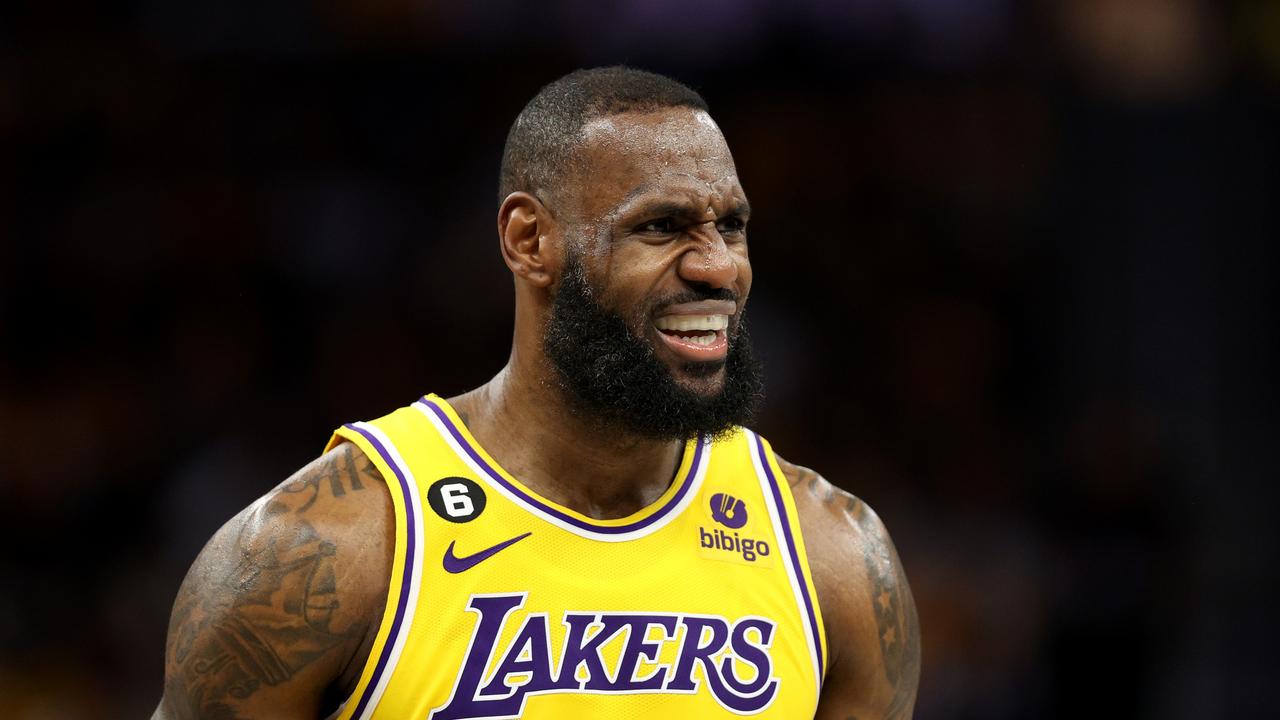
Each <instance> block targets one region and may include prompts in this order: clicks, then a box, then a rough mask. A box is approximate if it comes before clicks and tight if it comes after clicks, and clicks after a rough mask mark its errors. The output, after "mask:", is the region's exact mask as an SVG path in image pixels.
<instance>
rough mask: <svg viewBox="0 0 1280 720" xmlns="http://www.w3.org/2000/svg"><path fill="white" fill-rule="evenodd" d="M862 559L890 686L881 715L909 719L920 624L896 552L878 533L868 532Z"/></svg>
mask: <svg viewBox="0 0 1280 720" xmlns="http://www.w3.org/2000/svg"><path fill="white" fill-rule="evenodd" d="M864 558H865V560H866V563H867V576H868V577H869V578H870V580H871V593H872V594H871V605H872V609H873V610H874V611H875V616H876V630H877V631H878V632H879V634H880V652H881V655H882V656H883V657H884V671H885V677H886V678H887V679H888V680H889V685H890V687H892V688H893V698H892V700H891V701H890V703H889V708H888V709H887V710H886V712H885V718H886V719H888V720H898V719H899V718H910V717H911V710H912V706H913V705H914V704H915V696H916V687H917V684H918V682H919V678H920V627H919V620H918V619H917V618H916V610H915V604H914V602H912V600H911V596H910V591H909V590H907V587H906V582H905V579H904V578H903V577H902V576H901V574H900V573H899V572H898V571H897V570H896V569H895V568H898V567H900V566H901V562H900V561H899V560H898V557H897V553H896V552H894V551H893V548H892V546H890V545H889V544H888V542H887V541H886V539H885V538H884V537H883V536H882V535H881V534H880V533H878V532H871V533H868V535H867V548H866V550H865V555H864Z"/></svg>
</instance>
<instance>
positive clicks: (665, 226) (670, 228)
mask: <svg viewBox="0 0 1280 720" xmlns="http://www.w3.org/2000/svg"><path fill="white" fill-rule="evenodd" d="M675 231H676V221H675V220H673V219H671V218H669V217H667V218H659V219H657V220H650V221H649V222H647V223H643V224H641V225H640V226H639V227H637V228H636V232H642V233H652V234H655V235H667V234H670V233H673V232H675Z"/></svg>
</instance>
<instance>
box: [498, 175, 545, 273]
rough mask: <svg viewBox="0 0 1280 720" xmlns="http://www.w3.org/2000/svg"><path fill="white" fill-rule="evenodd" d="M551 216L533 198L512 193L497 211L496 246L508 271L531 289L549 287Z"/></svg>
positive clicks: (526, 194)
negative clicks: (498, 247)
mask: <svg viewBox="0 0 1280 720" xmlns="http://www.w3.org/2000/svg"><path fill="white" fill-rule="evenodd" d="M552 222H553V221H552V220H551V214H550V213H549V212H548V211H547V209H546V207H545V206H544V205H543V204H542V203H541V202H540V201H539V200H538V199H537V198H536V197H534V196H533V195H530V194H529V193H526V192H514V193H511V194H510V195H508V196H507V199H506V200H503V201H502V207H501V208H499V209H498V243H499V246H500V247H501V249H502V259H503V260H504V261H505V262H506V263H507V267H508V268H510V269H511V272H512V273H513V274H514V275H515V276H516V277H517V278H520V279H523V280H525V281H526V282H528V283H530V284H532V285H534V286H535V287H547V286H549V285H550V284H551V273H550V272H549V268H548V267H547V265H548V262H549V261H551V257H552V255H551V247H550V244H549V242H548V239H547V236H548V234H549V233H548V229H549V226H550V225H551V224H552Z"/></svg>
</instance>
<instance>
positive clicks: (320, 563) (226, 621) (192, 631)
mask: <svg viewBox="0 0 1280 720" xmlns="http://www.w3.org/2000/svg"><path fill="white" fill-rule="evenodd" d="M365 463H368V459H367V458H365ZM371 469H372V465H371V464H369V465H368V466H367V467H366V466H364V465H361V466H360V467H359V468H357V463H356V459H355V457H354V452H353V451H352V449H351V446H350V445H343V446H341V449H340V450H338V451H337V452H335V453H333V454H332V455H331V456H329V457H327V458H325V459H324V460H323V461H321V462H320V463H317V464H316V465H315V466H313V467H312V468H310V469H308V470H306V471H304V472H303V473H301V474H300V475H299V477H297V478H296V479H294V480H291V481H289V482H287V483H286V484H284V485H283V486H281V489H280V490H281V492H279V493H278V494H276V495H275V497H273V498H272V499H271V500H269V501H267V502H266V503H265V505H263V506H262V507H259V508H256V509H255V510H254V511H252V513H251V514H250V515H249V517H248V518H247V520H246V522H245V523H244V524H243V525H242V526H241V528H240V531H239V534H238V535H237V537H236V538H235V541H234V549H233V551H232V552H233V553H234V558H235V561H234V562H233V563H231V564H229V565H227V566H223V567H221V568H216V567H215V569H214V572H213V573H209V572H205V573H200V572H198V571H196V570H195V569H194V568H193V572H192V573H191V574H190V575H189V576H188V578H187V580H186V581H185V582H184V583H183V587H182V590H181V591H180V593H179V596H178V600H177V602H176V603H175V606H174V611H173V617H172V619H171V621H170V625H169V648H168V652H167V653H166V655H167V663H166V664H167V666H168V667H167V668H166V670H167V672H166V675H167V676H168V681H167V686H166V688H165V690H166V692H165V697H166V700H167V701H168V702H169V704H170V710H171V712H175V713H176V715H175V717H180V718H186V717H197V716H198V717H211V718H236V717H238V716H239V714H238V712H237V709H236V705H237V703H238V701H242V700H245V699H247V698H249V697H250V696H252V695H253V694H254V693H255V692H257V691H258V690H260V689H261V688H262V687H263V686H264V685H265V686H276V685H279V684H281V683H283V682H285V681H287V680H289V679H290V678H292V677H294V676H295V675H296V674H297V673H298V672H299V671H301V670H302V669H303V668H305V667H307V666H308V665H310V664H311V663H313V662H314V661H315V660H317V659H318V658H320V657H321V656H323V655H325V654H326V653H327V652H329V651H330V650H332V649H334V648H335V647H338V646H340V645H343V644H344V643H347V642H348V641H350V640H352V639H354V638H357V637H358V636H360V634H361V633H362V632H363V631H364V628H363V627H362V626H355V625H353V626H351V627H345V628H336V627H334V626H333V616H334V613H335V611H337V609H338V608H339V607H340V603H339V600H338V592H337V590H338V589H337V582H336V576H335V574H334V557H335V556H336V555H337V553H338V547H337V546H336V545H335V544H334V543H333V542H330V541H329V540H326V539H325V538H324V537H321V536H320V534H318V533H317V531H316V530H315V528H314V527H313V526H312V525H311V523H309V522H307V520H306V519H305V515H306V513H307V511H308V510H310V509H311V507H312V506H313V505H314V504H315V503H316V500H317V499H318V498H319V497H320V494H321V493H322V492H327V493H328V494H330V495H331V496H332V497H333V498H335V499H340V498H342V497H343V496H345V495H347V494H348V493H349V492H356V491H359V490H362V489H364V487H365V484H364V483H363V482H361V480H360V478H359V473H360V472H362V471H363V472H368V471H369V470H371ZM278 516H288V517H278ZM273 519H274V520H273ZM263 523H271V524H275V525H277V526H281V527H285V528H288V531H287V532H283V533H272V532H270V531H264V530H261V529H258V530H257V531H256V532H255V529H256V528H259V526H260V525H262V524H263Z"/></svg>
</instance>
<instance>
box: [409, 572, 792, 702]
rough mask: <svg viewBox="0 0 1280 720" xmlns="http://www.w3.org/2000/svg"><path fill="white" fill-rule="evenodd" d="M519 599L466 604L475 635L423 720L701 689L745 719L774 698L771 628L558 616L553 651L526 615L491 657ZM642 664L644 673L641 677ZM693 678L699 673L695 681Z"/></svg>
mask: <svg viewBox="0 0 1280 720" xmlns="http://www.w3.org/2000/svg"><path fill="white" fill-rule="evenodd" d="M527 595H528V594H527V593H512V594H503V595H472V596H471V600H470V602H469V603H468V604H467V609H468V610H470V611H471V612H474V613H476V614H477V615H478V616H479V618H478V619H477V621H476V628H475V632H474V633H473V634H472V637H471V644H470V645H469V646H468V648H467V655H466V657H465V658H464V659H463V661H462V667H461V668H459V670H458V678H457V681H456V683H455V685H454V689H453V695H452V696H451V697H450V698H449V701H448V703H446V704H445V706H444V707H441V708H437V709H436V710H435V711H433V712H432V713H431V716H430V718H431V720H459V719H464V718H515V717H519V716H520V714H521V713H522V712H523V711H524V704H525V700H526V699H527V698H528V697H529V696H530V695H543V694H548V693H593V694H600V693H606V694H609V693H613V694H619V695H625V694H630V693H654V692H667V693H678V694H692V693H696V692H699V691H700V690H701V689H702V685H703V684H704V681H705V685H706V688H707V690H708V691H709V692H710V693H711V695H712V696H713V697H714V698H715V699H716V701H717V702H718V703H720V705H722V706H723V707H724V708H726V709H728V710H731V711H733V712H734V713H737V714H739V715H751V714H754V713H758V712H760V711H761V710H764V709H765V708H766V707H768V706H769V704H770V703H771V702H773V698H774V696H775V695H777V693H778V679H777V678H776V677H774V676H773V659H772V658H771V657H770V656H769V646H770V645H771V644H772V642H773V635H774V631H775V629H776V625H775V624H774V622H773V621H772V620H767V619H765V618H762V617H755V616H748V617H744V618H740V619H738V620H736V621H730V620H728V619H726V618H723V617H720V616H717V615H686V614H679V613H615V612H566V613H564V617H563V618H562V619H561V622H562V623H563V624H564V626H565V630H566V632H565V640H564V646H563V647H561V648H555V649H553V648H552V641H551V634H550V633H549V632H548V627H547V622H548V618H547V615H546V613H540V614H535V613H531V614H529V615H527V616H526V617H525V619H524V621H523V623H522V624H521V625H520V628H519V630H518V631H517V632H516V634H515V639H513V640H512V641H511V643H510V644H509V645H507V646H506V647H505V648H501V652H499V648H498V647H497V641H498V638H499V637H501V636H502V631H503V628H504V627H505V626H506V624H507V621H508V619H509V618H510V617H511V614H512V613H514V612H515V611H516V610H518V609H520V608H522V607H524V602H525V598H526V597H527ZM618 638H622V640H621V642H622V651H621V653H619V654H618V656H617V659H616V660H615V661H613V662H608V661H606V659H605V658H604V657H603V656H602V653H601V648H602V647H603V646H605V645H606V644H608V643H609V642H610V641H612V640H614V639H618ZM668 643H671V644H672V646H673V647H674V649H675V650H676V654H675V656H674V660H673V662H672V663H671V664H669V665H667V664H659V665H654V663H655V662H656V661H657V659H658V657H659V656H660V655H661V653H662V650H663V648H664V646H666V645H667V644H668ZM717 655H719V656H720V658H719V662H717V660H716V656H717ZM555 658H559V661H558V662H557V661H556V660H555ZM735 660H736V662H735ZM495 661H496V665H495ZM642 661H644V662H646V663H647V664H649V665H650V667H649V668H641V667H640V664H641V662H642ZM744 666H749V669H748V668H746V667H744ZM490 667H494V669H493V671H492V673H489V672H487V670H488V668H490ZM699 668H700V669H701V671H702V672H701V673H698V672H696V671H697V670H698V669H699ZM740 669H743V670H746V672H745V673H743V672H740Z"/></svg>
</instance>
